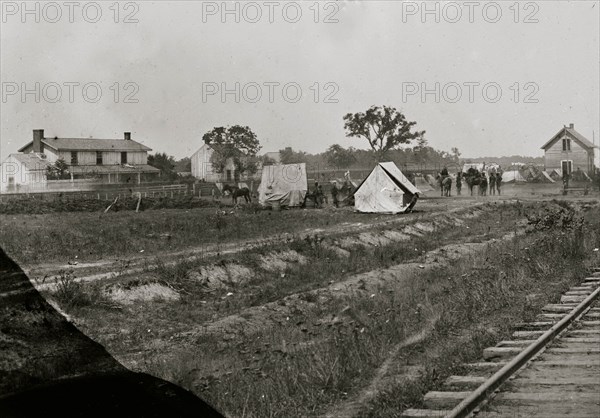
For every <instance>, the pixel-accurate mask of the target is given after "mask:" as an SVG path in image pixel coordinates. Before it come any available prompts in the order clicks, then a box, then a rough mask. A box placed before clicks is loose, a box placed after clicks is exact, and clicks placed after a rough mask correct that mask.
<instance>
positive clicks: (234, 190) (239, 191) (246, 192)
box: [223, 184, 252, 204]
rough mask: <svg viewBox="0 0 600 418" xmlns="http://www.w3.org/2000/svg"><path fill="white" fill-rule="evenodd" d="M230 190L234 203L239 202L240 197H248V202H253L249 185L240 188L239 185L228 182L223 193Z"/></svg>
mask: <svg viewBox="0 0 600 418" xmlns="http://www.w3.org/2000/svg"><path fill="white" fill-rule="evenodd" d="M225 192H229V193H230V194H231V201H232V202H233V203H234V204H237V198H238V197H244V199H246V203H250V202H252V199H250V189H249V188H247V187H242V188H239V187H237V186H230V185H228V184H226V185H224V186H223V193H225Z"/></svg>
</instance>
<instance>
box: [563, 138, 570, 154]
mask: <svg viewBox="0 0 600 418" xmlns="http://www.w3.org/2000/svg"><path fill="white" fill-rule="evenodd" d="M562 146H563V151H571V140H570V139H569V138H563V140H562Z"/></svg>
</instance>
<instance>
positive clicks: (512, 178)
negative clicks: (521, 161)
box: [502, 170, 527, 183]
mask: <svg viewBox="0 0 600 418" xmlns="http://www.w3.org/2000/svg"><path fill="white" fill-rule="evenodd" d="M526 181H527V180H525V177H523V176H522V175H521V173H520V172H519V170H512V171H505V172H504V173H502V183H525V182H526Z"/></svg>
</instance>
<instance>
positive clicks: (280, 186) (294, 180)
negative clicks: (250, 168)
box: [258, 163, 308, 206]
mask: <svg viewBox="0 0 600 418" xmlns="http://www.w3.org/2000/svg"><path fill="white" fill-rule="evenodd" d="M307 191H308V181H307V179H306V164H304V163H302V164H277V165H266V166H264V167H263V169H262V179H261V182H260V186H259V187H258V202H259V203H260V204H261V205H263V206H272V205H273V204H274V203H275V204H278V205H280V206H300V205H302V203H303V202H304V197H305V196H306V192H307Z"/></svg>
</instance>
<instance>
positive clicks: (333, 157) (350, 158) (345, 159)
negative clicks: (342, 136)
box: [325, 144, 356, 169]
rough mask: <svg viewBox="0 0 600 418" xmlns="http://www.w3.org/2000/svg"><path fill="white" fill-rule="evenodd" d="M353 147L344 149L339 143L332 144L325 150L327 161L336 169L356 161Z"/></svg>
mask: <svg viewBox="0 0 600 418" xmlns="http://www.w3.org/2000/svg"><path fill="white" fill-rule="evenodd" d="M354 153H355V150H354V148H352V147H350V148H348V149H345V148H344V147H342V146H341V145H339V144H333V145H332V146H330V147H329V148H327V151H325V156H326V158H327V162H328V163H329V164H330V165H332V166H334V167H335V168H337V169H342V168H348V167H350V166H351V165H352V164H354V163H355V162H356V156H355V155H354Z"/></svg>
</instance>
